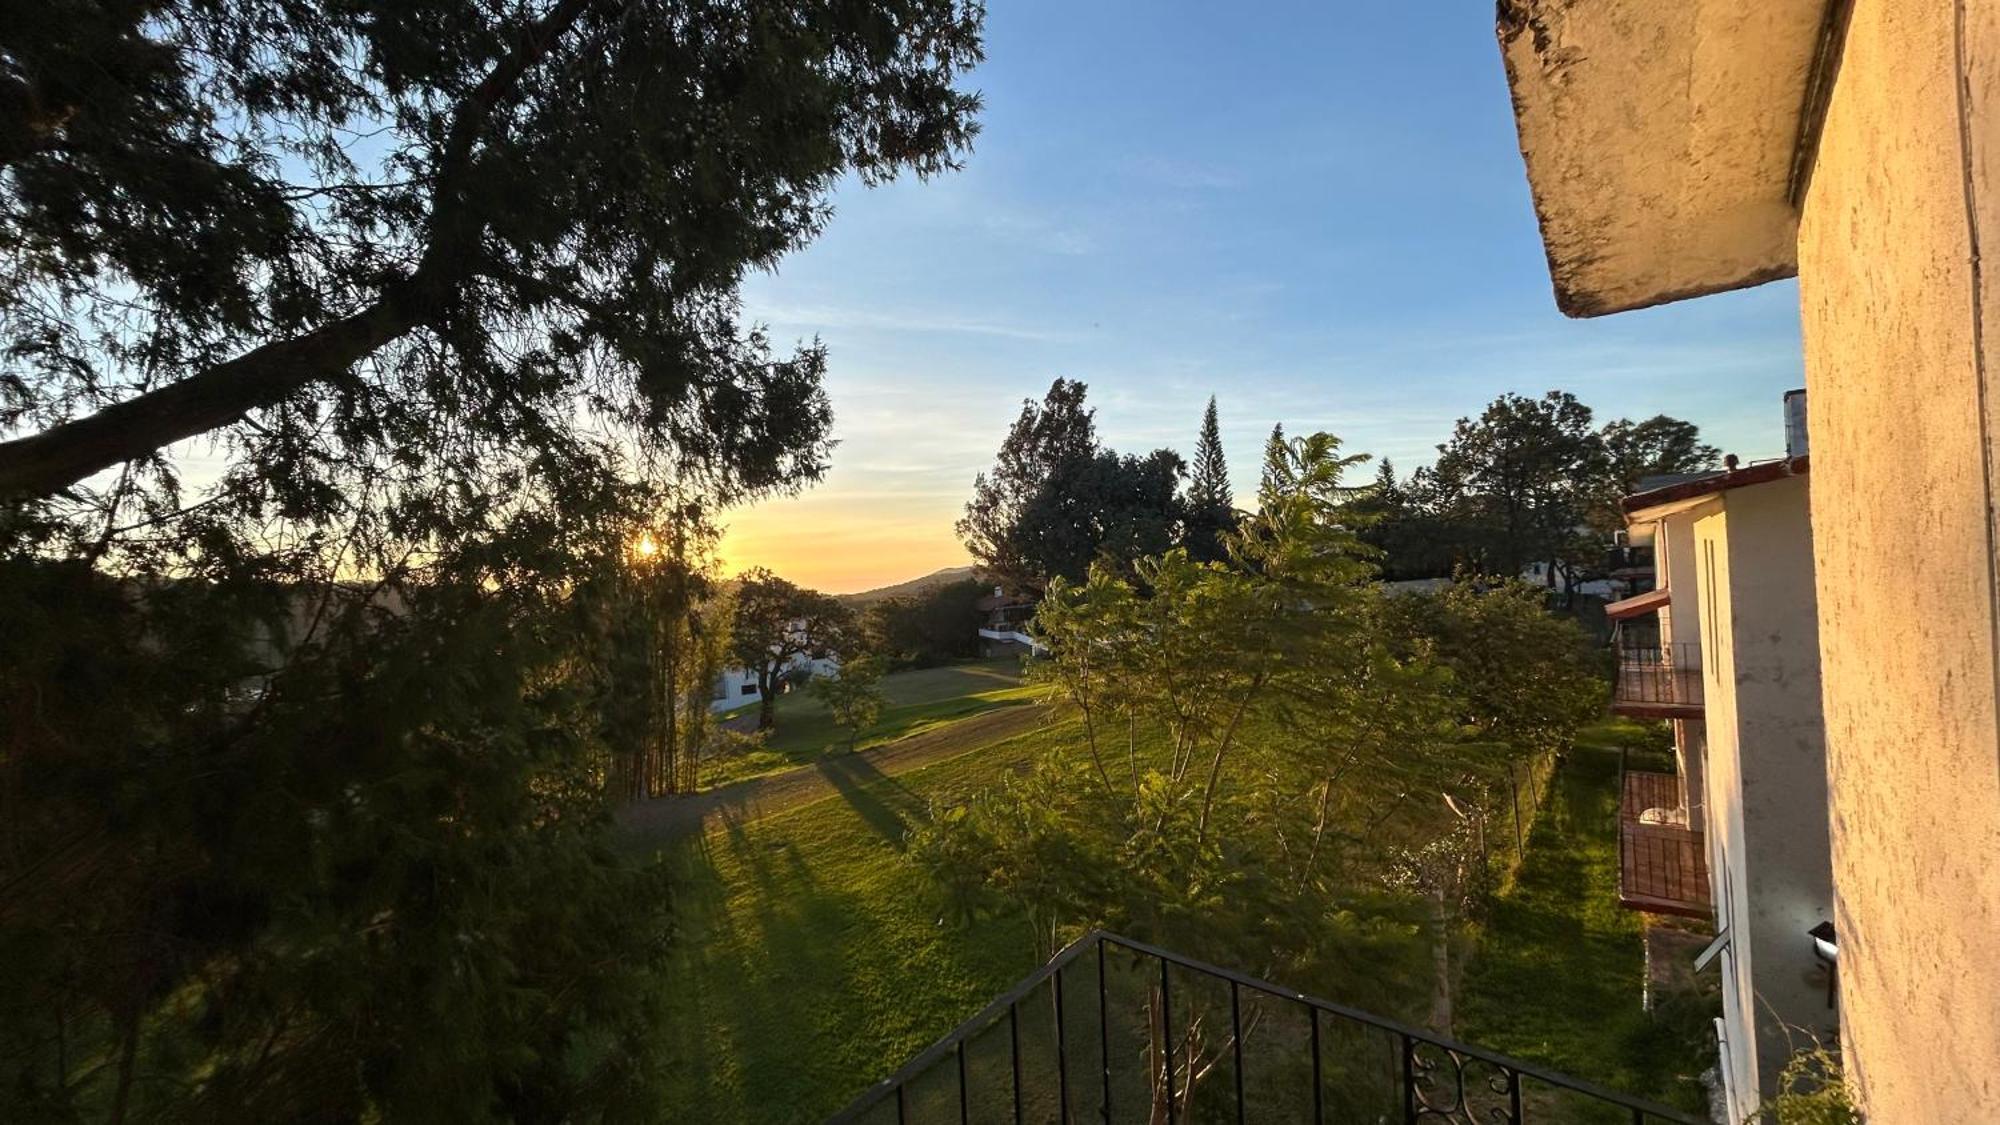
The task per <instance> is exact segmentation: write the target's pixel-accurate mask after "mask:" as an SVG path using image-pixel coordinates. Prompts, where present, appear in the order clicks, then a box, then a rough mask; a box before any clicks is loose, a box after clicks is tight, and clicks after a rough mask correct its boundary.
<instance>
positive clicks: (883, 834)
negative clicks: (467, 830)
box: [658, 666, 1699, 1123]
mask: <svg viewBox="0 0 2000 1125" xmlns="http://www.w3.org/2000/svg"><path fill="white" fill-rule="evenodd" d="M974 667H977V666H974ZM949 671H952V672H955V673H956V674H957V676H956V678H957V682H959V683H967V682H970V683H973V684H975V685H977V686H983V684H982V683H981V682H980V681H979V680H978V679H977V678H975V677H977V676H978V675H980V673H977V672H970V671H967V670H964V669H954V670H949ZM919 675H920V676H922V677H923V678H922V679H916V680H914V682H913V681H910V680H906V681H905V683H906V684H909V685H910V687H909V688H908V689H907V691H906V694H905V695H904V698H905V700H906V701H907V702H905V703H904V706H905V707H910V708H915V709H923V708H926V707H938V706H940V705H943V706H944V707H945V708H947V709H948V707H949V705H950V704H952V703H953V702H954V701H953V700H952V699H951V698H950V697H943V696H942V695H941V693H942V692H943V691H945V690H948V687H949V685H950V684H951V683H952V678H950V677H945V676H939V675H935V674H931V673H924V674H919ZM994 690H996V691H998V692H1001V693H1005V692H1009V691H1013V690H1017V689H1016V688H1013V687H998V688H996V689H994ZM926 692H928V693H929V697H928V698H924V697H923V696H924V694H925V693H926ZM975 694H984V693H977V692H976V693H975ZM942 713H948V710H946V711H939V712H933V714H942ZM932 721H937V720H932ZM1077 737H1078V734H1077V730H1076V728H1075V725H1074V724H1073V723H1057V724H1053V725H1049V726H1041V727H1037V728H1035V729H1034V730H1032V731H1030V732H1029V733H1026V734H1021V735H1017V736H1014V737H1011V738H1006V739H1004V740H1002V741H999V742H996V743H993V744H992V745H990V746H980V747H975V746H968V747H967V748H966V749H967V752H966V753H963V754H961V755H959V756H957V757H952V758H949V759H947V760H943V761H940V762H937V763H935V764H933V765H929V766H925V767H922V768H919V769H916V770H913V771H910V772H908V773H904V774H900V775H897V776H894V777H886V776H885V777H878V778H875V779H871V780H862V781H858V782H849V783H846V784H843V785H842V787H841V788H840V790H839V792H838V795H837V796H835V797H832V798H829V799H825V800H821V801H818V802H817V803H814V804H809V805H805V806H803V807H800V808H797V809H793V810H791V811H789V812H785V813H781V814H779V815H776V816H772V817H769V818H766V819H761V820H755V821H749V822H733V823H730V822H725V823H724V825H723V826H722V827H721V828H720V829H719V830H715V831H711V832H709V833H707V834H706V835H705V836H699V837H695V838H689V839H683V840H679V841H673V842H668V843H665V844H661V845H658V846H659V847H661V848H663V849H664V854H665V855H666V856H667V858H668V859H669V861H670V862H671V863H672V864H673V865H674V869H675V871H676V872H677V874H678V876H679V878H678V880H677V882H678V899H677V904H676V905H677V920H678V925H679V932H677V933H676V935H675V938H674V941H673V943H672V949H671V951H670V954H669V957H670V963H669V965H668V966H667V969H666V972H667V976H668V981H669V988H668V996H667V999H666V1000H665V1004H666V1009H665V1011H664V1012H663V1013H662V1021H661V1026H662V1034H661V1037H660V1044H661V1051H662V1052H663V1057H662V1060H661V1061H662V1065H663V1066H664V1067H665V1069H666V1070H667V1072H668V1074H669V1075H670V1079H669V1081H670V1089H671V1094H670V1099H669V1103H668V1104H669V1105H670V1106H672V1107H675V1109H676V1110H677V1111H679V1112H684V1113H688V1114H694V1113H695V1112H696V1111H697V1109H698V1111H699V1117H700V1119H701V1120H703V1121H712V1122H719V1123H727V1122H751V1121H757V1122H764V1121H773V1122H782V1121H814V1120H819V1119H821V1118H823V1117H824V1116H825V1115H826V1114H828V1113H830V1112H831V1111H833V1110H835V1109H838V1108H839V1107H840V1106H841V1105H843V1104H845V1103H846V1102H847V1101H848V1100H849V1099H851V1098H852V1097H853V1096H854V1095H856V1094H858V1093H859V1092H860V1091H861V1090H863V1089H864V1088H865V1087H866V1086H867V1085H868V1084H869V1083H871V1082H872V1081H874V1080H876V1079H878V1078H880V1077H882V1076H884V1075H886V1074H888V1073H889V1072H890V1071H892V1070H894V1069H895V1068H896V1067H897V1066H898V1065H900V1064H901V1063H902V1062H903V1061H905V1060H906V1059H908V1058H909V1057H911V1056H912V1055H914V1054H915V1053H916V1052H918V1051H919V1050H921V1049H922V1048H923V1047H925V1046H926V1045H928V1044H929V1043H930V1042H932V1041H933V1040H934V1039H936V1038H937V1037H938V1036H939V1035H942V1034H943V1033H944V1032H946V1031H948V1030H950V1029H951V1028H952V1027H953V1026H955V1025H956V1024H957V1023H958V1022H959V1021H960V1020H962V1019H964V1018H965V1017H966V1016H968V1015H970V1014H971V1013H972V1012H974V1011H976V1010H977V1009H978V1008H979V1007H980V1006H981V1005H983V1004H984V1003H985V1002H986V1001H987V1000H989V999H991V998H992V997H993V996H994V995H996V994H998V993H1000V992H1001V991H1003V990H1005V989H1006V987H1007V986H1008V985H1010V984H1011V983H1013V982H1014V981H1015V980H1018V979H1020V978H1021V977H1023V976H1025V975H1026V974H1027V973H1029V972H1031V971H1032V970H1033V969H1034V967H1035V957H1034V954H1033V951H1032V945H1031V942H1030V938H1029V934H1028V931H1027V928H1026V926H1025V925H1024V924H1022V923H1021V922H1020V921H1019V920H1018V919H1014V918H1007V917H1003V918H999V919H994V920H988V921H984V922H980V923H977V924H973V925H970V926H966V925H961V924H960V923H959V922H957V921H955V920H953V919H950V918H947V917H946V916H945V915H946V910H945V907H944V904H943V902H942V900H941V899H940V898H939V896H938V895H937V893H936V892H935V890H934V889H933V888H932V886H931V884H930V881H929V878H928V876H927V875H926V874H925V873H924V872H923V871H922V870H920V869H919V868H918V867H917V866H916V865H915V864H914V863H912V862H910V861H909V860H908V859H907V857H906V856H905V854H904V852H903V838H904V833H905V832H906V830H907V829H908V827H909V826H910V825H911V824H913V823H914V822H916V821H917V820H919V819H920V818H922V817H923V816H924V815H925V814H926V808H927V804H928V802H930V801H932V800H938V801H945V802H948V801H951V800H955V799H957V798H959V797H961V796H962V795H964V794H967V793H969V792H972V791H974V790H976V789H978V788H982V787H985V786H989V785H992V784H995V783H996V782H997V781H998V780H999V779H1000V778H1001V777H1002V776H1003V775H1004V774H1005V773H1006V772H1007V771H1008V770H1010V769H1013V768H1015V767H1016V766H1017V764H1018V763H1021V762H1023V761H1025V760H1027V759H1029V758H1031V757H1032V756H1034V755H1035V754H1037V753H1039V752H1042V751H1044V750H1046V749H1049V748H1052V747H1056V746H1060V745H1064V744H1066V743H1070V742H1073V741H1074V740H1075V739H1076V738H1077ZM1642 740H1643V736H1642V732H1640V731H1639V729H1638V728H1635V727H1631V726H1629V725H1627V724H1606V725H1604V726H1602V727H1599V728H1597V729H1595V730H1593V731H1592V732H1591V736H1590V737H1589V739H1587V740H1586V744H1585V745H1584V746H1582V747H1579V748H1578V749H1577V750H1576V751H1575V752H1574V753H1573V754H1572V755H1571V756H1570V759H1569V761H1568V763H1567V764H1566V765H1565V766H1564V767H1563V769H1562V770H1561V771H1560V772H1559V773H1558V774H1557V776H1556V778H1555V779H1554V781H1553V782H1552V786H1551V790H1550V795H1549V797H1548V799H1547V801H1546V803H1545V805H1544V808H1543V811H1542V813H1541V815H1539V816H1538V817H1537V818H1536V819H1535V821H1534V823H1533V825H1532V828H1531V833H1530V843H1529V848H1528V855H1527V859H1526V861H1525V863H1524V864H1523V866H1522V868H1521V871H1520V873H1519V877H1518V878H1517V879H1516V880H1514V881H1513V883H1512V885H1511V887H1510V888H1509V889H1508V890H1507V892H1506V893H1505V894H1504V895H1503V897H1502V898H1501V899H1500V900H1499V902H1498V903H1497V905H1496V908H1495V910H1494V911H1493V913H1492V915H1491V916H1490V918H1489V920H1488V923H1487V925H1486V926H1485V928H1484V930H1483V932H1482V933H1481V935H1480V940H1479V946H1478V951H1477V952H1476V954H1475V955H1474V957H1473V959H1472V961H1471V963H1470V964H1469V966H1468V969H1467V975H1466V977H1465V980H1464V984H1463V987H1462V990H1461V995H1460V1000H1459V1027H1458V1028H1457V1031H1458V1033H1459V1034H1460V1036H1461V1037H1463V1038H1466V1039H1468V1040H1470V1041H1472V1042H1475V1043H1481V1044H1483V1045H1486V1046H1490V1047H1493V1048H1495V1049H1498V1050H1502V1051H1507V1052H1510V1053H1514V1054H1519V1055H1522V1056H1524V1057H1527V1058H1530V1059H1534V1060H1536V1061H1540V1062H1543V1063H1546V1064H1547V1065H1550V1066H1552V1067H1555V1068H1556V1069H1559V1070H1563V1071H1567V1072H1570V1073H1573V1074H1576V1075H1578V1076H1580V1077H1584V1078H1588V1079H1591V1080H1594V1081H1598V1082H1602V1083H1604V1084H1606V1085H1609V1086H1611V1087H1613V1088H1614V1089H1621V1090H1629V1091H1631V1092H1634V1093H1638V1094H1641V1095H1644V1096H1650V1097H1655V1098H1660V1099H1661V1100H1667V1101H1671V1102H1675V1103H1678V1104H1683V1105H1688V1104H1691V1099H1692V1098H1693V1097H1694V1090H1695V1087H1694V1086H1693V1085H1692V1083H1691V1081H1690V1076H1691V1075H1692V1073H1693V1072H1694V1071H1695V1070H1696V1069H1698V1068H1699V1060H1698V1057H1697V1056H1696V1055H1694V1054H1692V1053H1691V1052H1690V1050H1689V1049H1688V1044H1687V1043H1685V1042H1682V1041H1681V1040H1680V1039H1677V1038H1676V1036H1675V1034H1674V1029H1673V1028H1672V1027H1670V1026H1666V1025H1663V1024H1662V1023H1661V1022H1660V1021H1659V1020H1658V1019H1656V1018H1655V1017H1652V1016H1649V1015H1648V1014H1647V1013H1645V1012H1643V1011H1641V1010H1640V1007H1639V996H1640V976H1641V960H1642V954H1641V950H1640V938H1639V929H1638V918H1637V916H1636V915H1631V914H1629V913H1626V912H1623V911H1621V910H1620V909H1619V908H1618V906H1617V903H1616V893H1615V887H1616V838H1615V832H1616V827H1615V825H1616V793H1615V785H1616V768H1617V752H1616V748H1617V746H1618V745H1620V744H1632V743H1636V742H1639V741H1642ZM1510 835H1511V832H1510ZM1509 842H1511V841H1509ZM1299 983H1301V984H1311V983H1314V982H1299ZM1335 998H1336V999H1338V998H1339V997H1338V996H1335ZM689 1119H693V1118H692V1117H690V1118H689Z"/></svg>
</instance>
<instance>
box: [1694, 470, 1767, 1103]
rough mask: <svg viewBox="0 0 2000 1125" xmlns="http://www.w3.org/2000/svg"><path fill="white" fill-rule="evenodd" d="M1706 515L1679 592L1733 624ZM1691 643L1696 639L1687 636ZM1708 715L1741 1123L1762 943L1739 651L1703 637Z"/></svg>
mask: <svg viewBox="0 0 2000 1125" xmlns="http://www.w3.org/2000/svg"><path fill="white" fill-rule="evenodd" d="M1704 511H1705V512H1706V513H1707V514H1705V515H1702V516H1701V517H1700V518H1698V519H1695V520H1694V521H1693V522H1692V524H1691V525H1690V527H1689V530H1690V531H1691V532H1692V535H1691V536H1690V539H1689V541H1688V542H1686V543H1685V544H1683V547H1682V550H1681V551H1680V552H1679V553H1680V554H1682V555H1684V556H1686V560H1687V562H1688V565H1689V568H1690V569H1691V570H1692V571H1693V572H1694V574H1695V575H1696V579H1695V581H1694V582H1692V583H1690V584H1689V585H1688V586H1685V587H1682V588H1681V589H1680V590H1678V591H1677V592H1676V593H1675V598H1676V599H1683V598H1684V599H1686V600H1687V601H1688V602H1689V604H1691V605H1699V606H1700V607H1701V610H1702V612H1703V614H1704V615H1706V616H1709V617H1712V618H1716V619H1719V620H1723V621H1727V620H1729V619H1730V613H1731V612H1732V609H1733V607H1732V605H1731V604H1730V596H1729V595H1730V591H1729V550H1728V531H1727V527H1726V524H1725V517H1724V515H1723V512H1722V508H1721V506H1720V505H1719V504H1712V505H1709V506H1707V507H1706V508H1705V509H1704ZM1684 639H1685V640H1687V641H1690V642H1692V641H1693V640H1694V638H1692V637H1686V638H1684ZM1701 656H1702V661H1701V669H1702V693H1703V704H1702V712H1703V716H1704V731H1705V734H1706V737H1707V756H1706V761H1705V763H1704V764H1705V767H1706V768H1705V771H1704V781H1705V789H1704V798H1703V800H1704V804H1705V806H1706V809H1707V816H1706V818H1705V821H1704V823H1705V824H1706V832H1707V836H1706V839H1707V843H1708V870H1709V882H1710V884H1711V890H1712V891H1713V894H1714V898H1715V924H1716V928H1717V930H1718V931H1720V930H1725V929H1726V930H1728V931H1729V933H1730V934H1731V936H1732V940H1731V942H1730V944H1729V955H1728V956H1727V957H1724V958H1723V959H1722V960H1721V961H1720V962H1719V963H1718V966H1717V971H1718V972H1719V973H1720V974H1721V978H1722V1019H1723V1023H1724V1024H1725V1025H1726V1026H1727V1033H1726V1035H1725V1039H1726V1041H1727V1042H1728V1044H1729V1050H1728V1052H1727V1054H1726V1057H1725V1059H1724V1060H1723V1061H1724V1063H1725V1064H1726V1067H1727V1073H1725V1074H1724V1075H1723V1083H1724V1089H1725V1090H1726V1091H1727V1093H1728V1096H1729V1116H1730V1118H1731V1119H1732V1120H1737V1121H1741V1120H1742V1119H1743V1118H1744V1117H1745V1116H1747V1115H1748V1114H1749V1112H1750V1111H1751V1110H1753V1109H1755V1108H1756V1106H1757V1102H1758V1095H1757V1089H1758V1079H1757V1075H1758V1069H1759V1065H1758V1064H1759V1062H1760V1044H1759V1042H1758V1036H1756V1035H1755V1034H1753V1033H1751V1030H1750V1029H1751V1028H1752V1021H1753V1020H1754V1019H1755V1018H1756V1013H1757V993H1756V989H1755V987H1754V983H1753V982H1754V980H1755V974H1756V971H1757V968H1758V962H1757V953H1758V950H1757V942H1756V941H1755V939H1754V936H1752V934H1751V927H1750V899H1749V895H1748V893H1747V887H1748V881H1749V880H1748V874H1747V870H1746V867H1747V865H1746V858H1747V855H1748V852H1749V849H1748V847H1747V845H1746V842H1745V839H1744V827H1745V825H1744V816H1743V779H1742V770H1741V767H1742V759H1741V751H1740V749H1739V747H1738V744H1737V731H1738V720H1737V709H1736V702H1737V701H1736V692H1735V690H1734V687H1733V685H1734V682H1735V675H1736V665H1735V660H1734V654H1733V653H1732V651H1731V650H1730V646H1729V645H1728V644H1726V643H1710V641H1709V637H1708V635H1707V634H1706V633H1704V634H1702V654H1701Z"/></svg>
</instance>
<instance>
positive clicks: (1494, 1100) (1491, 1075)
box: [1404, 1038, 1522, 1125]
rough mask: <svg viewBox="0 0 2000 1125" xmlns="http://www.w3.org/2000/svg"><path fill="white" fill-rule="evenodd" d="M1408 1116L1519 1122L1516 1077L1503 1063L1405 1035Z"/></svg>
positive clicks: (1465, 1123)
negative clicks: (1408, 1090) (1408, 1037)
mask: <svg viewBox="0 0 2000 1125" xmlns="http://www.w3.org/2000/svg"><path fill="white" fill-rule="evenodd" d="M1404 1052H1405V1053H1406V1054H1407V1055H1408V1062H1409V1083H1410V1107H1411V1110H1412V1112H1413V1120H1416V1121H1441V1122H1445V1123H1446V1125H1522V1122H1521V1099H1520V1086H1521V1076H1520V1075H1518V1074H1516V1073H1515V1072H1514V1071H1512V1070H1510V1069H1508V1068H1507V1067H1504V1066H1501V1065H1499V1064H1497V1063H1493V1062H1489V1061H1487V1060H1486V1059H1482V1058H1478V1057H1477V1056H1473V1055H1467V1054H1462V1053H1460V1052H1458V1051H1454V1050H1452V1049H1451V1048H1449V1047H1446V1046H1444V1045H1442V1044H1438V1043H1430V1042H1426V1041H1425V1040H1422V1039H1414V1038H1413V1039H1410V1040H1408V1041H1407V1042H1406V1043H1405V1045H1404Z"/></svg>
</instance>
